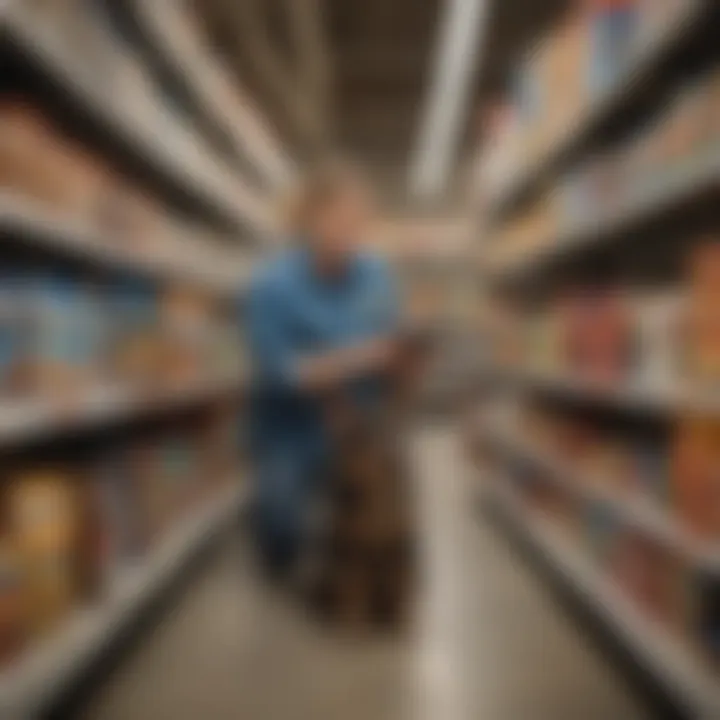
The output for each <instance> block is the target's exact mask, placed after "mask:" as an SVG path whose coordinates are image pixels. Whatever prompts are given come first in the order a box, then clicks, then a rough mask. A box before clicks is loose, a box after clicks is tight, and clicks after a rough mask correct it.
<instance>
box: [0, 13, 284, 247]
mask: <svg viewBox="0 0 720 720" xmlns="http://www.w3.org/2000/svg"><path fill="white" fill-rule="evenodd" d="M3 21H4V26H5V29H6V31H7V32H9V34H10V36H11V38H12V39H13V40H14V41H15V42H16V43H17V44H18V45H19V46H20V47H21V48H23V49H24V50H25V51H26V52H27V53H29V55H31V56H32V57H33V58H34V59H35V60H36V61H37V62H38V64H39V65H40V66H41V68H42V71H43V72H44V73H45V74H46V75H47V76H48V77H49V78H50V79H51V80H52V81H53V82H54V83H56V84H58V85H60V86H61V87H62V88H63V90H64V92H65V93H66V94H67V95H68V96H69V97H71V98H72V99H73V101H74V102H75V103H76V104H77V105H78V106H80V107H81V108H82V109H83V111H84V112H85V114H87V115H88V116H89V117H90V118H91V119H92V121H93V123H94V125H96V126H97V128H98V129H99V130H100V131H101V132H102V133H103V135H105V136H107V138H108V140H109V141H110V142H112V143H114V144H117V145H118V146H119V147H120V148H121V149H122V151H123V153H127V154H129V155H131V156H132V158H133V159H134V160H135V161H136V162H138V163H140V164H141V165H142V166H143V167H146V168H148V169H150V170H152V171H153V172H154V173H156V174H158V175H160V176H161V177H162V178H163V180H164V182H166V183H167V184H168V185H170V186H172V187H173V188H174V189H175V190H176V191H178V192H180V193H181V194H182V195H183V196H184V197H186V198H188V199H189V200H192V201H193V202H194V203H196V204H197V205H198V206H200V207H202V208H203V209H204V210H205V211H206V213H207V214H208V216H211V217H213V218H214V219H215V220H218V221H220V222H222V223H223V224H225V225H226V226H227V227H231V228H233V230H234V231H235V232H237V233H238V234H239V236H241V237H242V239H244V240H247V239H248V233H249V232H251V233H253V234H256V235H259V236H262V235H264V234H266V233H268V232H269V231H270V230H271V228H272V223H271V214H270V208H269V207H268V204H267V203H266V202H265V201H264V200H263V199H262V198H260V197H259V196H257V195H256V194H255V192H254V191H253V190H251V189H250V188H248V187H246V186H244V185H242V184H241V183H239V182H235V183H232V185H231V184H230V183H228V181H227V180H228V178H226V177H225V176H224V175H221V174H220V169H219V166H218V168H217V172H214V170H215V166H214V165H213V168H212V171H211V169H210V166H209V165H208V166H206V165H204V164H203V165H202V166H199V165H195V164H191V163H188V162H187V161H184V160H183V159H182V158H181V157H180V155H179V154H178V153H177V152H175V151H174V150H173V148H172V147H171V144H170V143H166V142H163V140H162V131H159V130H157V129H156V128H152V127H150V126H146V125H143V124H141V123H140V122H139V120H138V118H137V117H135V116H134V115H133V114H132V113H131V112H130V111H129V110H128V108H127V106H126V105H125V104H123V103H121V102H119V101H118V102H111V101H110V100H109V98H103V97H100V96H99V95H98V92H97V90H96V89H95V88H94V87H93V86H91V85H90V84H89V83H87V82H84V81H83V80H82V78H81V76H80V75H79V73H78V72H77V70H78V63H77V61H74V60H73V59H72V58H70V57H68V54H67V51H66V49H65V48H64V47H62V45H61V44H60V43H59V42H58V39H57V38H56V37H54V36H53V33H52V26H48V25H47V24H43V23H39V22H36V21H35V20H34V19H33V17H32V15H31V13H30V11H28V10H27V8H25V7H24V6H23V3H11V4H10V5H9V6H8V7H7V8H6V9H5V11H4V15H3Z"/></svg>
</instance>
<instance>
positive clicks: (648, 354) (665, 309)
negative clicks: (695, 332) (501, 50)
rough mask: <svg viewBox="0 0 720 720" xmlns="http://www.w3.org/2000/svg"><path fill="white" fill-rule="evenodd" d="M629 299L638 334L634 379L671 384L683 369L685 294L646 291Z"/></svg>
mask: <svg viewBox="0 0 720 720" xmlns="http://www.w3.org/2000/svg"><path fill="white" fill-rule="evenodd" d="M629 302H630V304H631V306H632V310H631V313H632V316H633V319H634V323H633V324H634V331H635V335H636V338H635V342H634V344H635V346H636V352H635V354H634V360H635V361H634V363H633V373H632V374H633V380H634V382H635V383H637V384H641V385H644V386H647V387H650V388H667V387H672V386H673V384H674V383H676V382H677V381H678V380H679V379H680V377H681V370H682V350H681V348H682V347H683V344H684V338H683V314H684V312H685V306H686V300H685V297H684V294H683V293H682V292H676V291H670V292H663V293H653V294H644V295H642V296H638V297H635V298H632V299H631V300H630V301H629Z"/></svg>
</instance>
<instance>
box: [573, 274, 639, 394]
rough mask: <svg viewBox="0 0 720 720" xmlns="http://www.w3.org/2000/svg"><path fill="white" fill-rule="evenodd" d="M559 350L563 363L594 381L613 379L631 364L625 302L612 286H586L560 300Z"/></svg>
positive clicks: (619, 376)
mask: <svg viewBox="0 0 720 720" xmlns="http://www.w3.org/2000/svg"><path fill="white" fill-rule="evenodd" d="M559 309H560V312H561V322H562V324H563V327H564V330H563V339H562V353H563V355H564V357H565V362H566V364H567V367H568V368H569V369H571V370H572V371H574V372H576V373H577V374H579V375H580V376H582V377H584V378H586V379H588V380H591V381H597V382H602V383H605V382H616V381H618V380H620V379H622V378H624V377H625V376H626V375H627V373H628V371H629V370H630V368H631V367H632V358H633V354H634V346H633V332H632V317H631V314H630V312H629V306H628V304H627V303H626V302H625V299H624V298H623V297H621V295H620V294H619V293H617V292H615V291H613V290H607V289H602V288H592V287H586V288H581V289H580V290H578V291H573V292H571V293H570V294H568V295H567V296H566V297H565V298H564V299H563V301H562V302H561V304H560V308H559Z"/></svg>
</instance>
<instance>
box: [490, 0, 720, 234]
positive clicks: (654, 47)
mask: <svg viewBox="0 0 720 720" xmlns="http://www.w3.org/2000/svg"><path fill="white" fill-rule="evenodd" d="M713 9H714V2H713V0H688V4H687V7H686V8H683V9H682V11H681V15H680V16H679V17H678V18H675V19H674V20H672V21H671V22H670V24H669V25H668V26H667V27H664V28H662V29H661V31H658V32H656V33H655V34H654V35H652V36H650V37H649V38H648V39H647V40H646V41H644V42H643V43H642V44H641V45H640V46H639V47H638V49H637V50H636V52H635V57H634V59H633V60H632V61H630V62H629V64H628V70H627V71H626V73H625V75H624V77H622V78H621V79H619V80H618V81H617V82H616V83H615V85H614V86H613V87H612V88H611V89H610V90H609V91H607V92H606V93H605V94H604V96H603V97H601V98H600V99H599V100H597V101H594V102H592V103H591V104H590V105H589V107H588V108H587V109H586V110H585V112H584V113H583V114H582V116H581V117H580V118H579V120H578V121H577V122H576V123H575V124H574V125H573V126H572V127H571V128H570V129H569V130H568V131H567V132H563V133H562V135H561V138H562V139H561V140H559V141H558V142H556V143H554V144H552V145H551V147H550V148H549V150H548V151H547V152H546V153H545V154H544V155H543V156H542V157H541V158H540V159H539V160H537V161H535V162H532V163H531V164H530V165H529V167H526V168H525V169H524V170H523V171H522V172H519V173H518V176H517V177H516V179H515V180H514V181H512V182H510V184H509V187H507V188H506V189H505V190H504V191H503V192H502V193H501V195H500V197H499V198H498V199H497V200H496V202H495V203H494V205H493V208H492V209H491V212H490V214H491V217H492V218H493V219H494V222H495V224H497V223H498V222H500V221H501V220H502V219H503V218H505V217H506V216H507V214H508V213H509V212H510V211H511V210H512V209H513V208H514V207H515V206H516V205H517V204H518V202H520V201H521V200H522V198H523V197H525V196H526V195H527V194H528V193H529V192H530V191H532V189H533V188H536V187H538V185H539V184H540V183H541V182H542V181H543V179H544V178H546V177H547V176H548V175H550V174H552V173H554V172H556V171H557V169H558V168H560V167H562V166H563V164H565V163H567V162H568V161H569V160H570V159H572V158H573V157H575V156H576V155H577V154H578V153H579V152H582V150H583V148H584V147H585V146H586V145H587V143H588V141H589V140H590V139H591V138H592V137H593V135H595V134H596V133H597V131H598V130H599V129H600V128H602V127H603V126H604V125H606V124H607V123H609V122H610V121H612V120H613V119H615V118H619V117H620V116H621V115H622V114H623V113H625V112H628V111H630V110H632V108H633V107H634V105H635V104H636V101H637V99H638V97H639V96H641V95H642V91H643V90H645V89H646V88H647V87H648V86H650V85H651V84H652V83H653V81H656V80H658V79H659V78H660V77H661V76H662V74H663V71H664V65H665V63H666V62H667V60H668V59H669V58H672V56H673V54H674V53H675V52H676V51H677V50H678V49H679V48H680V47H682V46H683V45H684V43H686V42H687V41H688V39H690V38H692V37H693V36H694V35H695V34H697V33H698V32H699V31H700V30H702V29H703V27H704V20H705V18H706V17H708V16H709V15H710V13H711V11H712V10H713Z"/></svg>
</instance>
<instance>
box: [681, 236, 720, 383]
mask: <svg viewBox="0 0 720 720" xmlns="http://www.w3.org/2000/svg"><path fill="white" fill-rule="evenodd" d="M688 274H689V283H690V290H689V295H690V300H689V305H688V309H687V337H686V344H685V348H686V364H687V371H688V375H689V377H690V378H691V379H693V380H696V381H702V382H720V241H717V240H709V241H707V242H703V243H701V244H700V245H699V246H698V247H697V248H696V249H695V251H694V252H693V253H692V255H691V259H690V270H689V273H688Z"/></svg>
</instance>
